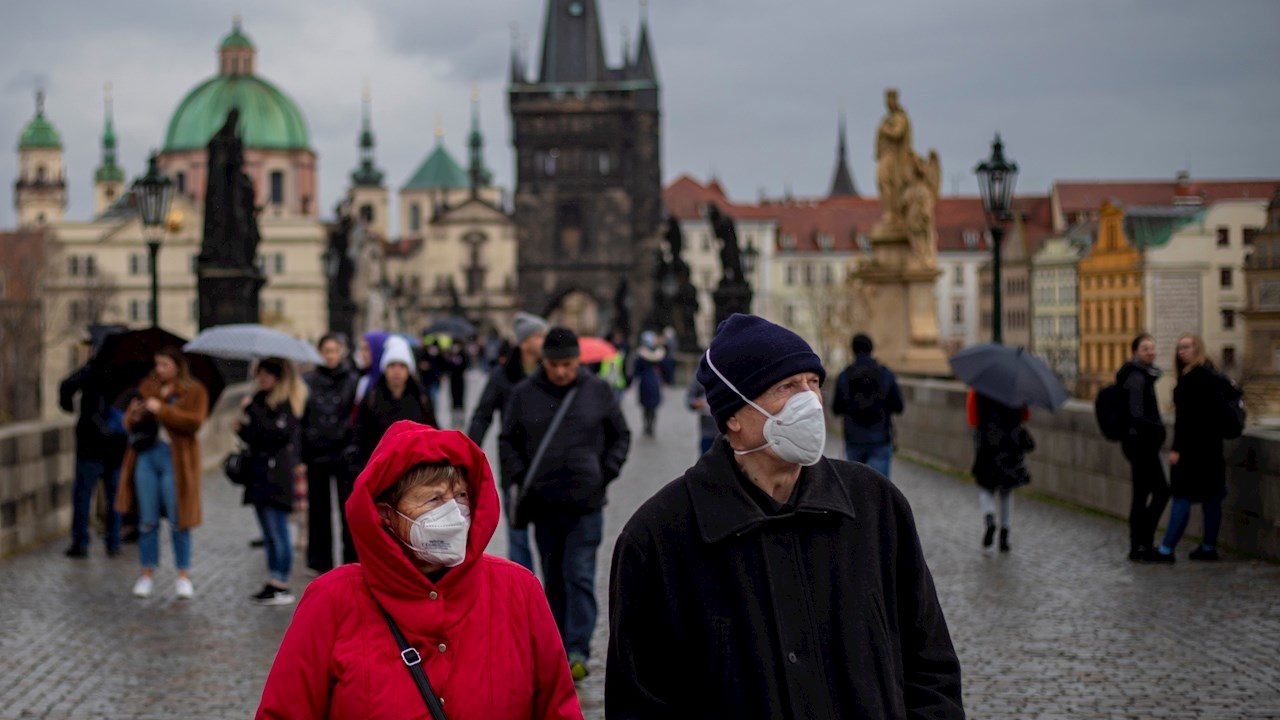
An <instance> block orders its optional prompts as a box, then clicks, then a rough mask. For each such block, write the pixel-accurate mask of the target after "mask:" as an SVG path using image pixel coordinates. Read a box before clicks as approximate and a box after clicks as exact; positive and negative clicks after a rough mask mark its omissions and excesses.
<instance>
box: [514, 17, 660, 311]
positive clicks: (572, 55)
mask: <svg viewBox="0 0 1280 720" xmlns="http://www.w3.org/2000/svg"><path fill="white" fill-rule="evenodd" d="M508 102H509V108H510V112H511V120H512V143H513V145H514V146H515V151H516V163H515V164H516V168H515V170H516V187H515V224H516V233H517V237H518V254H519V261H518V263H517V267H518V268H519V274H518V280H517V285H518V294H519V298H520V304H521V305H522V306H523V307H524V308H525V309H527V310H531V311H534V312H540V313H544V314H546V315H549V316H550V317H551V318H552V319H553V320H554V321H556V322H561V323H564V324H567V325H570V326H574V327H576V329H578V330H579V331H584V332H589V333H593V334H594V333H597V332H601V331H605V330H607V329H608V328H609V327H610V326H611V325H612V324H613V318H612V317H611V316H612V314H613V309H614V303H613V297H614V295H615V293H616V292H617V289H618V287H619V283H620V282H621V281H622V280H623V279H624V278H625V279H626V280H627V284H628V287H629V289H630V301H631V316H632V317H631V321H632V322H631V325H632V327H633V328H637V329H638V328H639V327H640V325H641V324H642V323H643V322H644V320H645V318H646V316H647V315H648V314H649V307H650V302H651V297H652V290H651V287H652V282H653V269H654V251H655V250H657V249H658V248H659V241H660V235H661V230H662V228H661V223H662V207H661V206H662V168H661V138H662V133H661V127H660V121H661V116H660V107H659V86H658V78H657V73H656V71H655V67H654V58H653V54H652V50H651V48H650V43H649V31H648V24H647V22H646V21H645V20H644V19H642V20H641V23H640V34H639V40H638V42H637V43H636V50H635V52H634V54H632V53H627V54H626V57H625V58H624V62H623V64H622V65H621V66H620V67H610V66H609V65H608V64H607V63H606V61H605V52H604V44H603V39H602V38H601V34H600V18H599V9H598V7H597V3H596V2H595V0H547V12H546V23H545V26H544V33H543V48H542V58H541V63H540V66H539V68H537V73H536V76H534V77H530V75H529V72H528V70H527V69H526V68H525V65H524V61H523V59H522V58H521V57H520V56H519V55H518V54H516V53H514V51H513V56H512V61H511V83H510V87H509V89H508Z"/></svg>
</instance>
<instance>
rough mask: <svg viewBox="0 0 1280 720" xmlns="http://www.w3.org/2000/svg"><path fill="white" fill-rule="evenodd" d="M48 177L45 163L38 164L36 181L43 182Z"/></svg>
mask: <svg viewBox="0 0 1280 720" xmlns="http://www.w3.org/2000/svg"><path fill="white" fill-rule="evenodd" d="M47 177H48V171H47V170H45V169H44V165H37V166H36V182H38V183H42V182H44V181H45V179H46V178H47Z"/></svg>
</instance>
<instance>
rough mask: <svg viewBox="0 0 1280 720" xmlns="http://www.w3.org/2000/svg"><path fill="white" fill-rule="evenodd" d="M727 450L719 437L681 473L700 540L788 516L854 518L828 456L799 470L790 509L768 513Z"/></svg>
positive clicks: (719, 537)
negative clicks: (754, 497) (742, 480)
mask: <svg viewBox="0 0 1280 720" xmlns="http://www.w3.org/2000/svg"><path fill="white" fill-rule="evenodd" d="M730 452H732V451H731V450H730V449H729V447H728V441H727V440H726V439H725V438H724V436H723V435H721V436H720V437H718V438H716V441H715V444H714V445H712V446H711V450H710V451H708V452H707V454H705V455H703V456H702V458H701V459H700V460H698V463H697V464H696V465H694V466H693V467H692V468H690V469H689V471H688V472H686V473H685V476H684V480H685V487H686V488H688V491H689V500H690V502H691V503H692V505H693V511H694V513H693V514H694V516H695V517H696V518H697V522H698V530H699V532H700V534H701V535H702V540H703V542H707V543H714V542H720V541H721V540H724V539H726V538H728V537H729V536H731V535H741V534H743V533H746V532H749V531H751V530H754V529H755V528H757V527H760V526H762V525H764V524H765V523H768V522H769V521H771V520H777V519H780V518H785V517H789V516H790V515H793V514H807V515H826V514H829V513H836V514H839V515H843V516H844V517H847V518H849V519H850V520H852V519H854V512H853V502H852V501H851V500H850V499H849V494H848V492H847V491H846V490H845V488H844V485H843V483H841V482H840V477H839V471H838V470H836V467H835V465H833V464H832V462H831V460H830V459H829V458H825V457H824V458H822V459H821V460H819V461H818V464H816V465H813V466H811V467H807V468H804V469H802V470H801V471H800V472H801V479H802V480H803V482H802V483H801V485H800V488H799V493H800V495H799V497H798V498H796V505H795V510H793V511H792V512H791V513H787V514H783V515H778V516H769V515H766V514H765V513H764V511H762V510H761V509H760V506H758V505H757V504H756V503H755V501H754V500H752V499H751V497H750V496H749V495H747V492H746V490H744V489H743V488H742V486H741V485H740V484H739V482H738V479H737V477H736V476H735V474H736V472H737V470H736V469H735V468H734V466H733V464H732V463H733V460H732V459H731V457H730V455H729V453H730Z"/></svg>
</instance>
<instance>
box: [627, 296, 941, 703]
mask: <svg viewBox="0 0 1280 720" xmlns="http://www.w3.org/2000/svg"><path fill="white" fill-rule="evenodd" d="M825 374H826V373H825V371H824V369H823V367H822V363H821V361H820V360H819V359H818V356H817V355H816V354H815V353H814V352H813V351H812V350H811V349H810V347H809V345H808V344H807V343H805V341H804V340H803V339H801V338H800V336H798V335H796V334H795V333H793V332H791V331H789V330H787V329H785V328H782V327H779V326H777V325H774V324H773V323H770V322H768V321H766V320H763V319H761V318H758V317H755V316H750V315H739V314H734V315H732V316H730V317H729V318H728V319H727V320H725V321H724V322H722V323H721V324H720V327H719V329H718V331H717V333H716V336H715V338H714V339H713V340H712V341H711V346H710V348H709V349H708V351H707V353H706V354H705V355H704V356H703V358H702V361H701V363H700V364H699V367H698V374H697V377H698V381H699V382H700V383H702V384H703V385H704V386H705V387H706V390H707V400H708V402H709V403H710V405H711V409H712V414H713V415H714V416H715V418H716V422H717V424H718V426H719V427H720V430H721V431H722V433H723V434H722V435H721V436H720V437H718V438H717V439H716V440H715V443H714V444H713V445H712V447H711V450H710V451H709V452H707V453H706V454H705V455H703V456H702V458H701V459H699V460H698V462H697V464H695V465H694V466H693V467H692V468H690V469H689V470H688V471H686V472H685V474H684V476H683V477H681V478H679V479H677V480H675V481H674V482H672V483H670V484H669V485H667V486H666V487H664V488H663V489H662V490H660V491H658V493H657V494H656V495H654V496H653V497H652V498H650V499H649V500H648V501H647V502H645V503H644V504H643V505H642V506H641V507H640V509H638V510H637V511H636V513H635V515H633V516H632V518H631V519H630V520H629V521H628V522H627V525H626V527H625V528H623V530H622V534H621V535H620V536H619V538H618V542H617V545H615V547H614V554H613V571H612V577H611V579H610V587H609V597H610V598H611V604H610V608H609V631H610V632H609V657H608V662H607V664H606V676H605V714H606V716H608V717H609V718H611V719H615V718H616V719H617V720H630V719H633V718H636V719H638V718H646V719H647V718H667V719H670V720H677V719H683V718H690V719H691V718H711V717H715V718H735V720H756V719H759V720H766V719H768V720H772V719H773V718H809V719H812V720H836V719H844V718H912V719H917V720H923V719H924V718H929V719H930V720H960V719H961V718H964V709H963V706H962V704H961V693H960V665H959V662H958V660H957V659H956V654H955V650H954V649H953V647H952V645H951V638H950V635H949V633H948V631H947V624H946V620H945V619H944V618H943V614H942V609H941V608H940V607H939V605H938V598H937V594H936V592H935V590H934V585H933V578H932V576H931V575H930V573H929V568H928V566H927V565H926V563H925V559H924V555H923V553H922V552H921V549H920V540H919V538H918V537H917V533H916V527H915V521H914V520H913V518H912V514H911V508H910V506H909V505H908V504H907V500H906V498H904V497H903V496H902V494H901V493H900V492H899V491H898V490H897V489H896V488H895V487H894V486H893V485H892V484H891V483H889V481H888V480H886V479H885V478H884V477H883V476H882V475H880V474H878V473H876V472H874V471H872V470H871V469H869V468H867V467H866V466H864V465H860V464H857V463H850V462H846V461H843V460H834V459H830V458H825V457H823V456H822V449H823V446H824V445H825V440H826V424H825V418H824V417H823V413H822V400H821V396H820V395H819V390H820V388H821V383H822V381H823V379H824V377H825ZM770 418H778V419H779V420H780V421H781V422H769V419H770Z"/></svg>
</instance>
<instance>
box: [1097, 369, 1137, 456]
mask: <svg viewBox="0 0 1280 720" xmlns="http://www.w3.org/2000/svg"><path fill="white" fill-rule="evenodd" d="M1093 414H1094V417H1096V418H1097V419H1098V429H1099V430H1101V431H1102V436H1103V437H1105V438H1106V439H1108V440H1110V441H1111V442H1120V441H1121V440H1124V439H1125V438H1126V437H1128V435H1129V393H1128V391H1126V390H1125V389H1124V386H1122V385H1120V384H1119V383H1116V384H1113V385H1108V386H1106V387H1104V388H1102V390H1101V392H1099V393H1098V397H1097V398H1096V399H1095V400H1094V401H1093Z"/></svg>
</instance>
